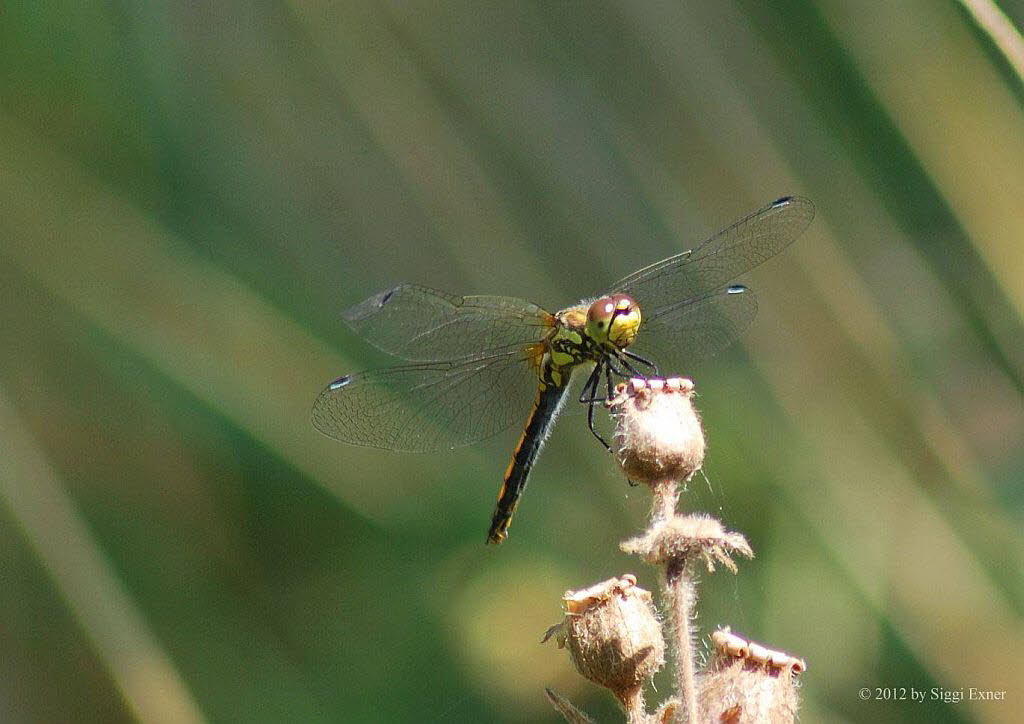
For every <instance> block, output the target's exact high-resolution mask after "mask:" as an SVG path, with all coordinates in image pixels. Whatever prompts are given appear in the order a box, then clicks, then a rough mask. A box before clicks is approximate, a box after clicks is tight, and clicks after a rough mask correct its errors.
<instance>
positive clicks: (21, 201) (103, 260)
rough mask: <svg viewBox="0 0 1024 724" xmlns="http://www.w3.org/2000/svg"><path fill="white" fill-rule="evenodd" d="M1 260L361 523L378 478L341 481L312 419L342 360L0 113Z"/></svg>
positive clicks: (384, 497) (380, 494)
mask: <svg viewBox="0 0 1024 724" xmlns="http://www.w3.org/2000/svg"><path fill="white" fill-rule="evenodd" d="M0 139H2V140H0V204H2V206H3V208H4V218H3V219H2V220H0V224H2V227H3V230H4V236H5V245H4V249H3V253H4V256H6V257H7V258H9V259H10V260H12V261H14V262H15V264H16V265H17V266H18V267H20V268H22V269H23V270H24V271H25V272H26V273H28V274H29V275H30V276H32V277H34V278H36V279H37V280H39V282H40V283H41V284H42V285H43V286H44V287H45V288H47V289H48V290H49V292H50V293H52V294H53V295H54V296H56V297H58V298H60V299H62V300H64V301H65V302H67V303H68V304H69V305H71V306H72V307H74V308H75V309H77V310H79V311H80V312H81V313H82V315H83V316H84V317H86V318H87V319H90V320H91V321H93V322H94V323H95V324H97V325H98V326H99V327H101V328H102V329H104V330H107V331H108V332H109V333H110V334H112V335H113V336H114V337H116V338H118V339H120V340H122V341H123V342H124V343H125V344H127V345H128V346H129V347H131V348H132V349H134V350H136V351H137V352H138V353H139V354H140V355H141V356H143V357H144V358H146V359H147V360H149V361H150V362H151V363H152V364H154V365H155V366H156V367H157V368H158V369H160V370H161V371H162V372H163V373H164V374H166V375H167V376H168V377H170V378H171V379H173V380H174V381H175V382H177V383H178V384H180V385H181V386H182V387H184V388H185V389H187V390H189V391H190V392H191V393H192V394H194V395H196V396H197V397H199V398H200V399H202V400H204V401H205V402H206V403H207V404H209V405H210V406H211V407H213V408H215V409H217V410H218V411H220V412H221V413H223V414H224V415H225V416H227V417H228V418H229V419H230V420H232V421H233V422H234V423H235V424H236V425H238V427H240V428H241V429H243V430H246V431H247V432H248V433H249V434H251V435H252V436H253V437H254V438H255V439H257V440H259V441H260V442H261V443H263V444H264V445H266V446H267V447H268V448H270V449H271V450H274V451H275V452H276V453H277V454H279V455H280V456H281V457H282V458H283V459H285V460H286V461H287V462H288V463H290V464H291V465H293V466H295V468H296V469H298V470H300V471H302V472H303V473H304V474H306V475H308V476H309V477H310V478H311V479H312V480H314V481H316V482H319V483H320V484H322V485H324V486H325V487H326V488H327V489H328V490H330V491H331V492H332V493H334V494H336V495H338V496H339V497H341V498H342V499H344V500H345V501H346V502H347V503H348V504H349V505H350V506H351V507H352V508H353V509H355V510H356V511H359V512H360V513H362V514H363V515H366V516H367V517H370V518H374V517H375V516H377V515H379V514H380V511H381V509H382V507H384V506H386V504H387V501H388V499H389V495H388V488H387V486H386V485H378V486H366V485H360V484H359V481H358V480H354V479H353V478H352V477H351V476H343V475H342V474H341V472H342V471H343V468H344V466H343V465H342V464H341V459H342V458H341V456H342V455H344V454H346V453H345V452H343V450H342V448H341V446H339V445H337V443H334V442H333V441H331V440H328V439H327V438H325V437H323V436H321V435H319V434H317V433H316V432H315V431H314V430H313V429H312V426H311V425H310V422H309V415H310V409H311V406H312V402H313V399H314V397H315V396H316V393H317V392H318V391H319V390H320V389H321V388H322V387H323V385H324V383H325V381H327V380H330V379H332V378H333V377H336V376H337V374H338V371H339V370H342V369H345V368H346V367H347V366H348V365H346V364H345V363H344V360H343V359H342V358H341V357H339V356H338V355H335V354H333V353H332V352H331V351H330V350H329V349H328V348H327V346H326V345H324V344H323V343H321V342H319V341H318V340H316V339H314V338H313V337H312V336H311V335H310V334H309V333H308V332H307V331H306V330H304V329H303V328H302V327H301V326H300V325H298V324H297V323H295V322H294V321H293V320H291V319H290V318H288V317H287V316H285V315H284V314H282V313H281V312H279V311H278V310H276V309H275V308H273V307H272V306H271V305H270V304H269V303H268V302H267V301H266V300H264V299H263V298H261V297H260V296H258V295H257V294H255V293H253V292H252V291H251V290H250V289H248V288H246V287H244V286H243V285H242V284H241V283H239V282H238V281H237V280H236V279H234V278H232V277H231V276H230V275H228V274H225V273H223V272H221V271H219V270H217V269H216V268H214V267H212V266H210V265H208V264H204V263H203V261H202V260H200V259H199V258H198V257H196V256H195V254H194V253H193V252H191V250H189V249H188V248H187V247H186V246H185V245H184V244H181V243H180V242H178V241H177V240H176V239H175V238H174V237H173V235H172V234H170V233H169V232H167V231H166V230H165V229H163V228H161V227H160V226H159V225H158V224H157V223H155V222H154V221H153V220H151V219H149V218H148V217H146V215H145V214H143V213H141V212H140V211H139V210H137V209H135V208H134V207H132V206H131V205H130V204H128V203H126V202H124V201H122V200H121V199H119V198H118V197H117V196H115V195H114V194H112V193H110V192H109V191H108V190H107V189H106V188H104V186H103V185H102V184H101V183H100V182H98V181H97V180H96V179H95V178H93V177H91V176H89V175H88V173H86V172H85V171H84V170H83V169H82V168H80V167H78V166H76V165H75V164H74V163H72V162H70V161H68V160H67V159H65V158H63V157H62V156H60V155H59V154H57V153H56V152H54V151H53V150H52V148H50V147H49V146H48V145H47V144H46V142H45V141H44V140H43V139H41V138H38V137H35V136H33V135H32V134H31V132H29V131H27V130H25V129H24V128H22V127H20V126H19V125H18V124H16V123H13V122H11V121H10V120H9V119H6V118H3V117H0Z"/></svg>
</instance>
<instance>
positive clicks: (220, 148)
mask: <svg viewBox="0 0 1024 724" xmlns="http://www.w3.org/2000/svg"><path fill="white" fill-rule="evenodd" d="M1003 7H1004V10H1005V11H1006V12H1007V13H1008V14H1009V15H1010V17H1011V18H1014V19H1016V21H1018V23H1020V22H1022V21H1024V6H1022V5H1021V4H1020V3H1015V4H1011V3H1008V2H1007V3H1003ZM790 193H800V194H803V195H806V196H808V197H810V198H812V199H813V200H814V201H815V203H816V204H817V207H818V216H817V218H816V219H815V221H814V223H813V224H812V226H811V227H810V229H809V230H808V232H807V233H805V234H804V236H803V237H801V239H800V240H799V241H798V242H797V243H796V244H795V245H794V246H793V247H791V248H790V249H789V250H787V251H786V252H785V253H784V254H782V255H781V256H780V257H779V258H777V259H774V260H772V261H771V262H769V263H768V264H765V265H764V266H763V267H761V268H759V269H758V270H756V271H755V272H754V273H752V274H750V275H748V276H747V277H746V278H744V279H743V281H744V282H745V283H748V284H749V285H751V286H752V287H754V288H755V289H756V290H757V292H758V294H759V299H760V309H761V311H760V313H759V315H758V318H757V319H756V320H755V322H754V324H753V326H752V328H751V329H750V331H749V332H748V333H747V334H746V335H745V336H744V338H743V340H742V342H741V343H740V344H738V345H736V346H735V347H734V348H733V349H731V350H730V351H729V353H727V354H725V355H722V356H720V357H719V358H717V359H716V360H714V361H713V362H712V363H709V364H705V365H703V366H701V367H699V368H696V369H693V370H673V372H679V373H685V374H687V375H691V376H693V377H694V379H695V381H696V383H697V386H698V391H699V392H700V393H701V396H700V398H699V406H700V408H701V409H702V412H703V415H704V418H705V424H706V428H707V433H708V438H709V444H710V453H709V456H708V459H707V462H706V473H707V480H704V479H703V478H700V477H698V478H697V480H696V481H695V482H694V484H693V485H692V490H691V492H690V493H689V494H688V495H687V496H686V497H685V499H684V504H685V506H686V507H687V508H688V509H699V510H706V511H709V512H711V513H713V514H715V515H718V516H720V517H721V518H722V519H723V520H724V521H725V523H726V524H727V525H728V526H729V527H730V528H733V529H737V530H740V531H743V532H744V533H746V535H747V536H748V537H749V539H750V541H751V543H752V545H753V547H754V549H755V551H756V552H757V558H756V559H755V560H754V561H751V562H748V563H744V564H743V565H742V566H741V569H740V573H739V575H738V576H732V575H730V574H728V573H727V572H719V573H716V574H715V575H713V576H706V577H705V580H704V582H703V585H702V600H701V603H700V618H699V621H698V625H699V626H700V628H701V630H702V631H703V632H704V633H705V634H706V633H708V632H710V631H711V630H713V629H714V627H716V626H717V625H720V624H729V625H731V626H732V627H733V629H734V630H737V631H740V632H742V633H744V634H746V635H748V636H750V637H752V638H754V639H757V640H759V641H761V642H763V643H765V644H767V645H770V646H773V647H777V648H782V649H785V650H787V651H791V652H793V653H795V654H797V655H799V656H803V657H805V658H806V660H807V662H808V665H809V671H808V672H807V674H806V675H805V676H804V677H803V682H804V688H803V691H804V708H803V720H804V721H810V722H818V721H848V722H866V721H871V722H885V721H937V722H938V721H942V722H968V721H992V722H1011V721H1020V718H1019V717H1020V716H1021V712H1022V711H1024V684H1022V681H1024V677H1022V675H1021V670H1020V661H1019V657H1020V652H1021V651H1022V650H1024V633H1022V609H1024V576H1022V571H1024V565H1022V563H1024V549H1022V548H1024V547H1022V537H1021V526H1022V522H1024V515H1022V507H1024V492H1022V490H1024V488H1022V482H1024V446H1022V442H1024V404H1022V389H1024V342H1022V340H1024V335H1022V316H1024V85H1022V84H1021V81H1020V79H1019V77H1018V76H1017V75H1015V74H1014V72H1013V71H1012V67H1011V65H1010V64H1009V63H1007V62H1006V61H1005V60H1004V58H1003V56H1002V55H1001V53H1000V52H999V51H998V49H997V48H996V46H995V45H994V44H992V43H991V42H990V41H989V39H988V37H987V36H986V35H985V34H984V33H983V32H981V31H979V30H978V28H977V26H976V25H975V24H974V23H973V22H972V20H971V17H970V16H969V15H968V14H967V13H966V12H965V11H964V10H963V9H962V8H961V6H960V5H959V4H957V3H956V2H953V1H952V0H947V1H940V0H901V2H865V3H861V2H841V1H839V0H822V1H820V2H819V1H816V2H810V1H806V0H784V1H782V2H774V3H765V2H762V1H760V0H736V1H729V2H722V1H721V0H687V1H684V2H658V3H639V2H614V1H611V2H587V3H583V2H572V3H570V2H531V3H523V2H491V3H481V2H468V1H464V2H444V3H436V2H413V3H405V2H384V3H379V4H378V3H350V2H276V1H274V0H264V1H261V2H222V3H215V4H213V5H211V6H208V7H207V6H200V5H199V4H193V3H187V2H154V3H138V4H133V3H125V2H50V3H38V2H18V1H17V0H14V1H9V2H5V3H3V5H2V6H0V486H2V487H0V493H2V497H0V503H2V504H0V557H2V561H0V580H2V586H0V651H2V655H0V720H3V721H13V722H51V721H52V722H63V721H74V722H85V721H98V722H118V721H129V720H142V721H154V722H158V721H163V722H189V721H201V720H207V721H217V722H220V721H223V722H289V721H294V722H378V721H379V722H407V721H416V722H441V721H474V722H476V721H488V722H489V721H538V722H539V721H557V719H556V717H555V716H554V715H553V714H552V713H551V711H550V709H549V707H548V706H547V704H546V702H545V700H544V698H543V693H542V689H543V687H544V686H551V687H554V688H555V689H557V690H559V691H561V692H562V693H564V694H566V695H568V696H570V697H571V698H572V699H573V700H574V701H576V702H577V703H578V704H579V705H581V706H582V707H584V708H585V709H587V710H588V711H590V712H591V713H593V714H595V715H596V716H598V717H600V718H601V720H603V721H616V720H618V716H619V715H618V714H616V712H615V708H614V706H613V705H612V704H611V703H610V701H609V698H608V697H607V696H606V695H605V694H604V693H603V692H602V691H600V690H598V689H597V688H596V687H593V686H591V685H589V684H587V683H585V682H583V681H582V680H580V679H578V677H576V675H575V674H574V672H573V670H572V667H571V664H570V663H569V661H568V657H567V655H566V654H565V652H563V651H558V650H557V649H556V648H555V647H554V646H552V645H550V644H549V645H544V646H542V645H540V644H539V640H540V637H541V635H542V634H543V632H544V630H545V628H546V627H547V626H548V625H550V624H552V623H554V622H556V621H557V620H558V619H559V617H560V596H561V594H562V593H563V592H564V591H565V589H567V588H573V587H581V586H584V585H589V584H591V583H593V582H596V581H598V580H602V579H605V578H608V577H610V576H612V575H618V574H621V573H623V572H627V571H633V572H636V573H637V574H638V576H639V578H640V583H641V585H644V586H645V587H647V588H656V587H657V579H656V577H655V575H654V573H653V571H652V570H650V569H648V568H646V567H644V566H642V565H641V564H639V563H638V562H637V561H634V560H631V559H628V558H627V557H626V556H624V555H623V554H621V553H619V552H618V550H617V542H618V541H619V540H621V539H623V538H625V537H627V536H628V535H630V534H632V533H633V532H635V531H637V530H638V529H639V527H640V526H641V525H642V522H643V518H644V515H645V508H646V504H647V502H646V500H645V496H644V494H643V493H642V491H640V490H634V489H630V488H628V487H627V486H626V485H625V483H624V480H623V478H622V476H621V474H619V473H617V471H616V470H615V468H614V467H613V465H612V464H611V461H610V460H609V459H608V458H606V457H605V456H603V455H601V454H599V448H598V446H597V445H596V444H595V443H594V442H593V441H592V440H591V439H589V437H588V433H587V431H586V429H585V425H584V424H583V422H582V418H579V417H576V418H572V417H567V418H565V419H563V420H562V421H561V424H560V425H559V426H558V428H557V430H556V434H555V435H554V437H553V439H552V440H551V442H550V444H549V446H548V448H547V449H546V451H545V454H544V455H543V456H542V457H541V459H540V461H539V464H538V466H537V468H536V470H535V474H534V477H533V480H532V483H531V487H530V490H529V491H528V493H527V495H526V497H525V498H524V502H523V504H522V506H521V507H520V510H519V514H518V516H517V519H516V521H515V525H514V526H513V529H512V535H511V537H510V539H509V541H508V542H507V543H506V544H505V545H503V546H501V547H500V548H493V547H492V548H488V547H485V546H484V545H483V539H484V533H485V531H486V527H487V523H488V516H489V514H490V512H491V508H492V505H493V502H494V497H495V495H496V492H497V489H498V486H499V482H500V477H501V473H502V471H503V470H504V468H505V465H506V463H507V459H508V456H509V454H510V452H511V447H512V446H513V444H514V440H515V437H516V434H517V432H516V431H509V432H508V433H506V434H504V435H501V436H499V437H498V438H496V439H494V440H491V441H488V442H486V443H483V444H480V445H476V446H472V447H469V448H464V449H460V450H457V451H453V452H451V453H445V454H436V455H402V454H391V453H380V452H374V451H368V450H362V449H356V448H350V447H346V446H344V445H341V444H338V443H334V442H332V441H330V440H328V439H326V438H324V437H322V436H321V435H320V434H318V433H317V432H316V431H315V430H314V429H313V428H312V426H311V425H310V422H309V411H310V407H311V404H312V401H313V399H314V398H315V397H316V395H317V393H318V392H319V391H320V389H321V388H322V387H323V386H324V385H325V384H326V383H327V382H329V381H330V380H332V379H333V378H335V377H337V376H338V375H340V374H343V373H346V372H351V371H354V370H358V369H361V368H364V367H368V366H376V365H381V364H386V363H387V360H386V358H384V357H382V356H381V355H378V354H376V353H374V352H373V351H372V350H371V349H370V348H369V347H368V345H366V344H365V343H364V342H363V341H361V340H359V339H357V338H356V337H355V336H354V335H353V334H351V333H350V332H349V331H347V330H346V328H345V327H344V325H343V324H342V323H341V321H340V319H339V316H338V313H339V312H340V311H341V310H342V309H344V308H345V307H347V306H348V305H350V304H353V303H355V302H357V301H359V300H361V299H363V298H364V297H366V296H368V295H369V294H371V293H373V292H375V291H377V290H379V289H382V288H385V287H387V286H388V285H391V284H395V283H398V282H402V281H412V282H419V283H423V284H428V285H430V286H436V287H438V288H442V289H450V290H452V291H456V292H462V293H492V294H509V295H515V296H521V297H525V298H527V299H530V300H532V301H536V302H537V303H539V304H542V305H544V306H546V307H548V308H557V307H560V306H564V305H566V304H569V303H572V302H575V301H576V300H577V299H579V298H580V297H582V296H585V295H588V294H592V293H594V292H597V291H600V290H601V289H602V288H603V287H605V286H606V285H608V284H609V283H611V282H612V281H614V280H615V279H617V278H619V277H621V276H623V275H625V274H627V273H629V272H631V271H633V270H634V269H635V268H637V267H639V266H642V265H645V264H647V263H650V262H652V261H656V260H658V259H660V258H661V257H664V256H667V255H669V254H671V253H674V252H677V251H679V250H681V249H683V248H687V247H689V246H691V245H692V244H694V243H695V242H697V241H699V240H700V239H702V238H703V237H705V236H706V235H708V234H709V233H711V232H713V231H715V230H717V229H719V228H721V227H723V226H725V225H727V224H729V223H731V222H732V221H734V220H736V219H738V218H740V217H741V216H744V215H745V214H747V213H749V212H751V211H753V210H754V209H756V208H758V207H760V206H761V205H763V204H764V203H766V202H768V201H771V200H772V199H774V198H776V197H778V196H782V195H785V194H790ZM877 686H887V687H916V688H918V689H931V688H932V687H941V688H944V689H950V690H959V689H960V688H962V687H972V686H973V687H977V688H981V689H993V690H1006V692H1007V693H1006V701H1004V702H994V703H989V704H978V703H971V702H960V703H955V704H953V703H951V704H943V703H941V702H933V701H929V702H926V703H924V704H918V703H910V702H905V701H903V702H882V701H869V702H863V701H860V700H859V698H858V695H857V692H858V690H859V689H860V688H861V687H877ZM659 688H660V690H661V691H662V692H663V693H662V694H660V695H656V696H654V697H652V698H653V699H657V698H659V697H660V696H663V695H664V692H666V691H667V690H668V682H667V680H664V679H662V680H661V685H660V687H659Z"/></svg>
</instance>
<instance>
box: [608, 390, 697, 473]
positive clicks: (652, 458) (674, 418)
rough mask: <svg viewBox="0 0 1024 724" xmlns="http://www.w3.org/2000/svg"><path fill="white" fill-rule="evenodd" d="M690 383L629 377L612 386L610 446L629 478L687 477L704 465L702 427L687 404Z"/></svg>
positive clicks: (694, 411)
mask: <svg viewBox="0 0 1024 724" xmlns="http://www.w3.org/2000/svg"><path fill="white" fill-rule="evenodd" d="M692 397H693V382H691V381H690V380H687V379H682V378H678V377H675V378H671V379H667V380H658V379H649V380H645V379H639V378H637V379H631V380H630V381H629V382H628V383H620V384H619V385H618V386H617V387H616V394H615V396H614V397H613V398H612V399H611V400H609V402H608V406H609V407H610V408H611V410H612V414H613V415H614V416H615V436H614V438H613V449H614V451H615V456H616V458H617V459H618V461H619V465H621V466H622V469H623V470H624V471H625V473H626V475H627V476H628V477H629V478H630V480H636V481H638V482H643V483H648V484H651V483H655V482H659V481H663V480H688V479H689V478H690V477H691V476H692V475H693V474H694V473H695V472H697V471H698V470H700V467H701V465H702V464H703V463H704V431H703V430H702V429H701V426H700V418H699V417H698V416H697V411H696V410H695V409H694V408H693V403H692Z"/></svg>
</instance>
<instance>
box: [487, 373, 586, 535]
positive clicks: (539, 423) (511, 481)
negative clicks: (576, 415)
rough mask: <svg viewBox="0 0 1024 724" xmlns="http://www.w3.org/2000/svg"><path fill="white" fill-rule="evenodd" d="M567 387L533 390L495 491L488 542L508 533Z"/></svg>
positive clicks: (550, 386)
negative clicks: (529, 407) (520, 432)
mask: <svg viewBox="0 0 1024 724" xmlns="http://www.w3.org/2000/svg"><path fill="white" fill-rule="evenodd" d="M567 390H568V387H555V386H554V385H547V386H544V387H542V388H541V389H540V390H539V392H538V393H537V400H536V402H534V405H533V411H532V412H531V413H530V419H529V420H527V421H526V429H525V430H523V435H522V437H520V438H519V444H518V445H516V451H515V452H514V453H512V460H511V461H510V462H509V464H508V468H507V469H506V470H505V482H504V483H503V484H502V486H501V492H499V493H498V504H497V505H496V506H495V508H494V515H492V516H491V529H490V530H489V531H488V532H487V542H488V543H501V542H502V541H503V540H505V538H506V536H507V535H508V526H509V524H510V523H511V522H512V515H513V514H514V513H515V512H516V506H517V505H518V504H519V497H520V496H521V495H522V494H523V489H524V488H526V479H527V478H528V477H529V476H530V470H531V468H533V463H534V462H535V461H536V460H537V455H538V454H539V453H540V448H541V446H542V445H543V444H544V440H546V439H547V436H548V432H549V431H550V430H551V425H552V424H553V423H554V421H555V416H556V414H557V413H558V407H559V405H560V404H561V402H562V398H563V397H564V396H565V393H566V391H567Z"/></svg>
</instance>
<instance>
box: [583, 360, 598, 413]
mask: <svg viewBox="0 0 1024 724" xmlns="http://www.w3.org/2000/svg"><path fill="white" fill-rule="evenodd" d="M600 379H601V365H600V363H598V364H597V365H596V366H595V367H594V369H593V371H592V372H591V373H590V377H588V378H587V381H586V382H584V383H583V389H582V390H581V391H580V402H582V403H583V404H585V405H590V404H593V403H595V402H604V400H601V399H598V398H597V397H595V395H596V394H597V382H598V380H600Z"/></svg>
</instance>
